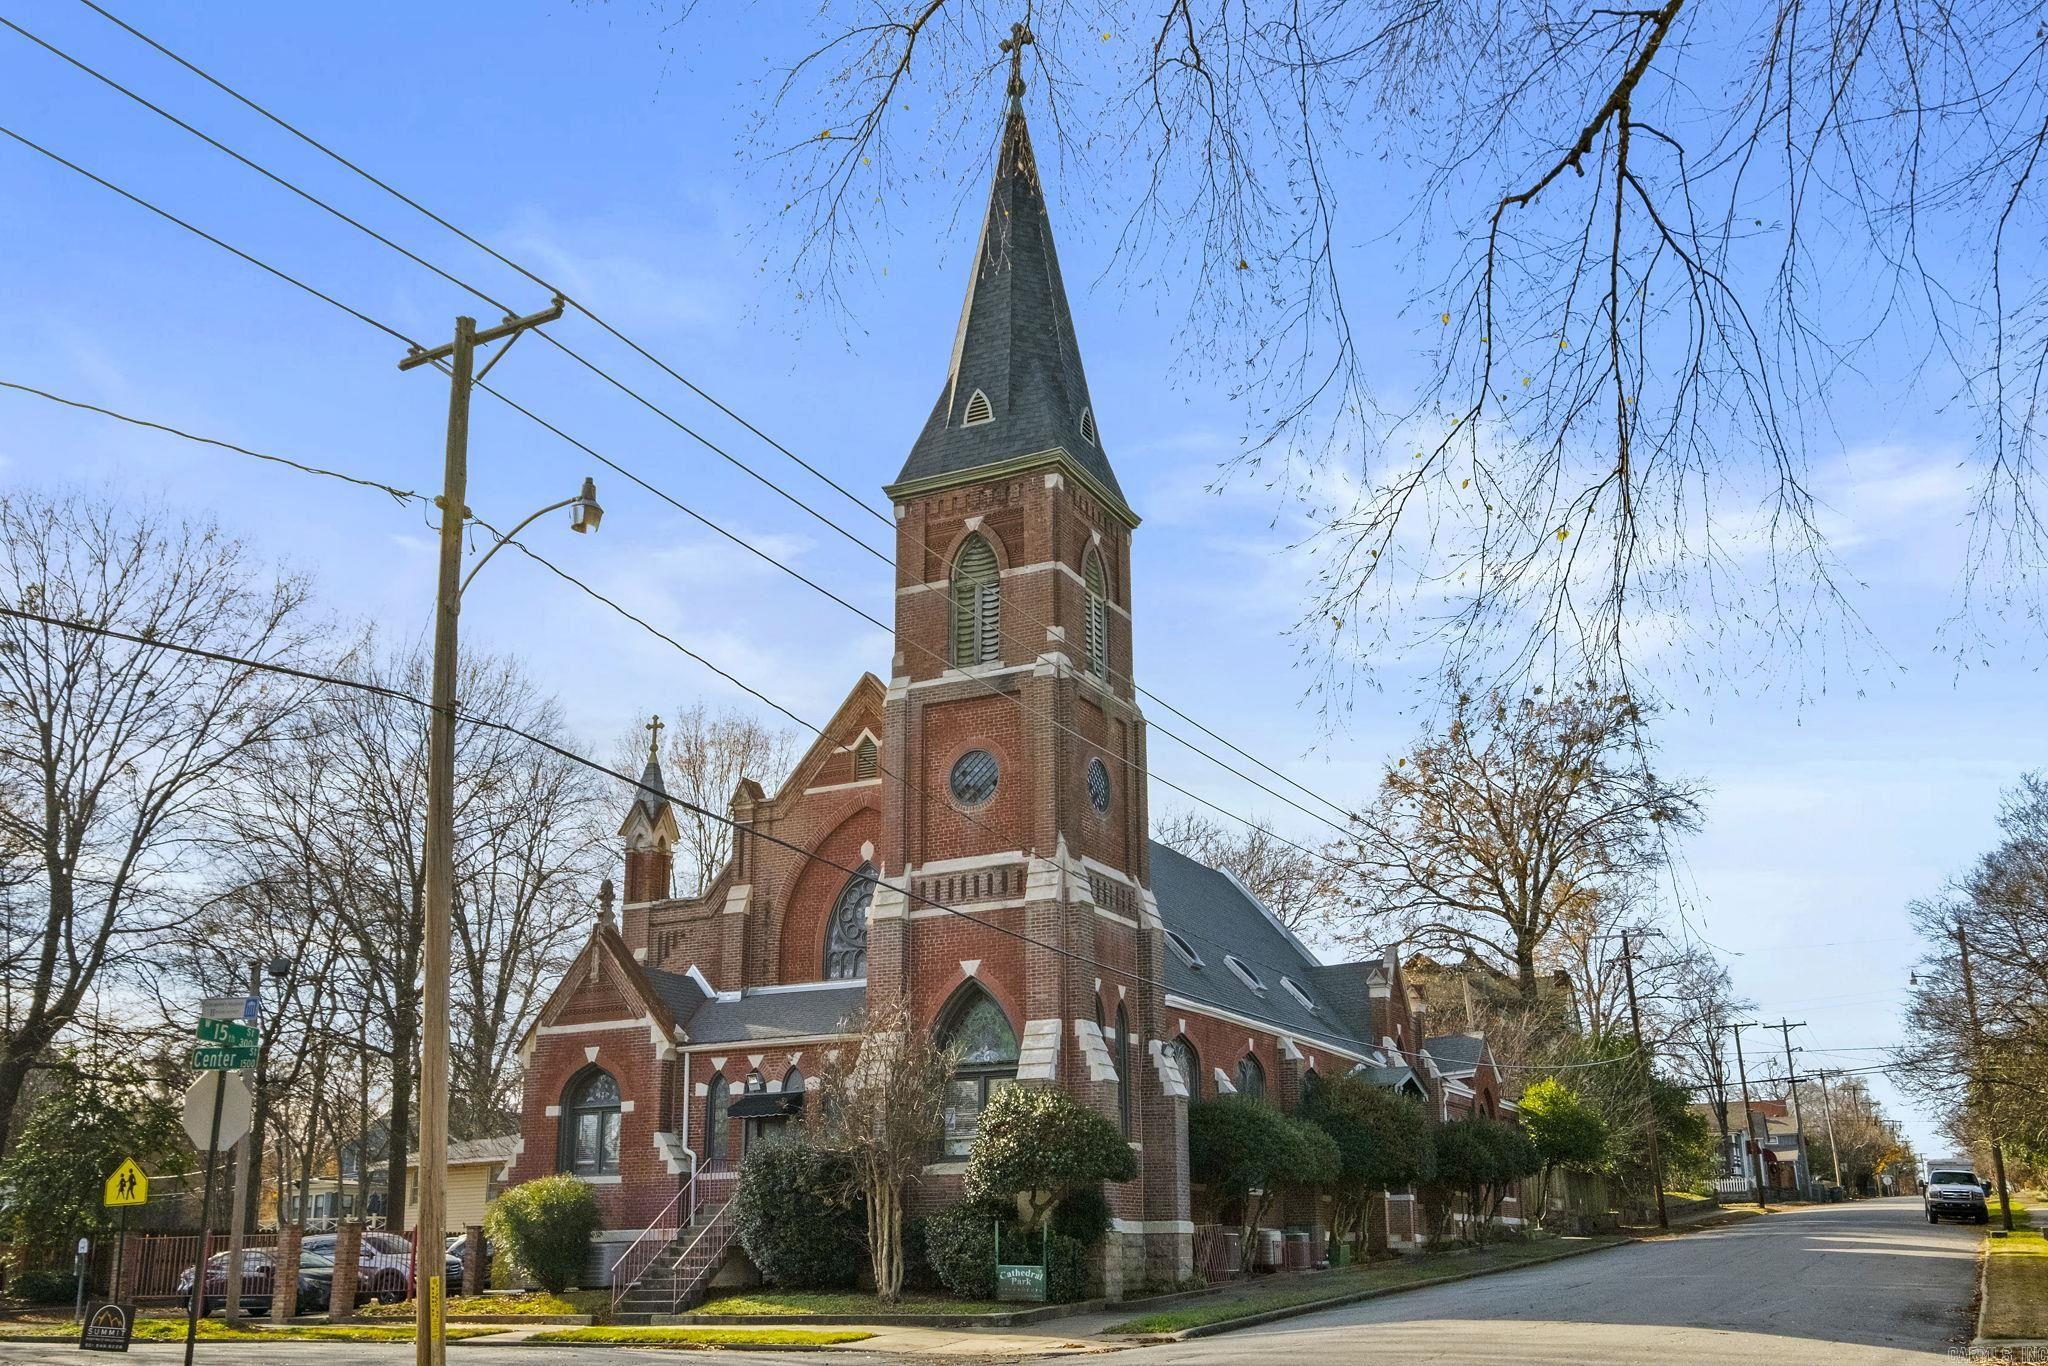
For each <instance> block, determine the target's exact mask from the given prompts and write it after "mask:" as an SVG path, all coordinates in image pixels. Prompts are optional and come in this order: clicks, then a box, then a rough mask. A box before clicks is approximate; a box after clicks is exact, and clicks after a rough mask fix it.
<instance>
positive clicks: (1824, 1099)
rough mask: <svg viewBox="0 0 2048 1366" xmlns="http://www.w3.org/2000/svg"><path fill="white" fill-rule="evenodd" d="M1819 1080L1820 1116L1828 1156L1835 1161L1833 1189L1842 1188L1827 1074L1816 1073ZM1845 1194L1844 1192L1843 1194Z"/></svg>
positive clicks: (1832, 1103) (1833, 1108) (1833, 1112)
mask: <svg viewBox="0 0 2048 1366" xmlns="http://www.w3.org/2000/svg"><path fill="white" fill-rule="evenodd" d="M1814 1075H1815V1076H1816V1077H1818V1078H1820V1114H1821V1118H1822V1119H1823V1120H1825V1121H1826V1122H1827V1126H1828V1155H1829V1156H1831V1157H1833V1158H1834V1159H1835V1187H1836V1189H1838V1190H1839V1189H1841V1188H1842V1150H1841V1148H1840V1147H1838V1146H1836V1144H1835V1103H1834V1102H1833V1101H1832V1100H1830V1099H1828V1074H1827V1073H1825V1072H1816V1073H1814ZM1845 1193H1846V1192H1845Z"/></svg>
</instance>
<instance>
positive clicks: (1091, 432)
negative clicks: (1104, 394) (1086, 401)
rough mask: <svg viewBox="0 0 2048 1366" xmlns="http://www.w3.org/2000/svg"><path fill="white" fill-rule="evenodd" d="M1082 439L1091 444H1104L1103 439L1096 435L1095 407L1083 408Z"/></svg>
mask: <svg viewBox="0 0 2048 1366" xmlns="http://www.w3.org/2000/svg"><path fill="white" fill-rule="evenodd" d="M1081 439H1082V440H1083V441H1086V442H1087V443H1088V444H1089V445H1091V446H1100V445H1101V444H1102V439H1101V438H1100V437H1098V436H1096V435H1095V410H1094V409H1093V408H1083V409H1082V410H1081Z"/></svg>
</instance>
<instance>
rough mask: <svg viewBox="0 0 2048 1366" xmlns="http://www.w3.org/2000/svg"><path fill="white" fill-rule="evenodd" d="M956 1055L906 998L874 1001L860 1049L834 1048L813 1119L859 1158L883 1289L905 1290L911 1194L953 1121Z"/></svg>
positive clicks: (833, 1142)
mask: <svg viewBox="0 0 2048 1366" xmlns="http://www.w3.org/2000/svg"><path fill="white" fill-rule="evenodd" d="M953 1064H954V1058H953V1054H952V1053H951V1052H950V1051H949V1050H947V1049H945V1048H941V1047H940V1046H939V1044H938V1041H937V1040H936V1039H935V1038H934V1037H933V1036H932V1033H931V1031H930V1030H928V1029H925V1028H923V1027H922V1026H921V1025H920V1024H919V1023H918V1021H917V1020H916V1018H915V1017H914V1016H913V1015H912V1014H911V1012H910V1008H909V1006H908V1005H907V1004H905V1003H903V1002H892V1003H888V1004H883V1003H881V1002H878V1001H872V1000H871V1001H870V1002H869V1003H868V1013H867V1018H866V1020H865V1021H864V1022H863V1025H862V1028H861V1036H860V1049H859V1051H858V1052H857V1053H855V1052H851V1051H847V1050H828V1051H827V1052H826V1054H825V1067H824V1069H823V1074H822V1078H821V1081H820V1083H819V1094H818V1097H817V1099H818V1105H817V1107H816V1110H815V1111H814V1112H812V1113H811V1116H810V1118H809V1119H807V1120H806V1123H807V1124H809V1125H810V1126H811V1130H812V1133H813V1135H814V1137H815V1138H816V1140H817V1142H818V1143H819V1144H820V1145H821V1146H823V1147H825V1148H828V1149H830V1150H832V1151H834V1152H839V1153H844V1154H845V1155H846V1156H847V1158H848V1159H849V1160H850V1161H851V1163H852V1166H853V1173H854V1182H855V1184H856V1185H858V1186H859V1188H860V1194H861V1197H862V1199H863V1200H864V1201H865V1202H866V1204H867V1214H868V1233H867V1238H868V1258H869V1264H870V1267H871V1269H872V1270H873V1272H874V1278H875V1293H876V1294H877V1295H879V1296H880V1297H881V1298H882V1299H883V1300H884V1301H887V1302H889V1303H894V1302H895V1301H896V1299H897V1298H898V1297H899V1296H900V1295H901V1294H902V1293H903V1199H904V1192H905V1191H906V1190H908V1189H909V1188H910V1186H911V1185H912V1184H913V1183H915V1182H917V1181H918V1180H919V1179H921V1178H922V1176H923V1173H924V1169H925V1167H926V1165H927V1164H929V1163H930V1162H931V1160H932V1152H933V1149H934V1148H935V1147H936V1146H937V1145H938V1141H939V1135H940V1132H941V1130H942V1129H943V1127H944V1122H945V1101H946V1082H947V1081H948V1080H949V1079H950V1078H951V1077H952V1075H953Z"/></svg>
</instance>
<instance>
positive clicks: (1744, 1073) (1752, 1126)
mask: <svg viewBox="0 0 2048 1366" xmlns="http://www.w3.org/2000/svg"><path fill="white" fill-rule="evenodd" d="M1755 1023H1756V1022H1755V1021H1754V1020H1744V1021H1743V1022H1742V1023H1741V1024H1732V1025H1729V1026H1728V1027H1729V1028H1730V1029H1732V1030H1734V1031H1735V1075H1736V1076H1737V1077H1738V1078H1739V1079H1740V1080H1741V1082H1742V1173H1743V1175H1744V1176H1747V1177H1748V1178H1749V1180H1750V1185H1751V1186H1752V1188H1754V1190H1755V1191H1756V1203H1757V1208H1759V1209H1763V1208H1765V1207H1766V1206H1765V1204H1764V1164H1763V1163H1762V1162H1761V1161H1752V1160H1751V1158H1750V1154H1749V1149H1750V1145H1752V1144H1753V1143H1755V1142H1756V1121H1754V1120H1752V1119H1751V1118H1750V1112H1749V1067H1748V1065H1747V1064H1745V1063H1744V1062H1743V1061H1742V1031H1743V1030H1745V1029H1748V1028H1750V1027H1751V1026H1752V1025H1754V1024H1755Z"/></svg>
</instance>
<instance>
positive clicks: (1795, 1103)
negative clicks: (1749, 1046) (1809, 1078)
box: [1777, 1016, 1813, 1200]
mask: <svg viewBox="0 0 2048 1366" xmlns="http://www.w3.org/2000/svg"><path fill="white" fill-rule="evenodd" d="M1804 1028H1806V1021H1804V1020H1799V1021H1796V1022H1795V1021H1792V1020H1787V1019H1785V1018H1784V1017H1783V1016H1780V1017H1779V1019H1778V1024H1777V1029H1778V1032H1779V1033H1780V1034H1782V1035H1783V1036H1784V1038H1785V1088H1786V1089H1787V1090H1789V1091H1790V1092H1791V1093H1792V1131H1793V1132H1794V1133H1796V1134H1797V1135H1798V1136H1799V1160H1800V1162H1801V1164H1802V1165H1803V1166H1804V1167H1805V1169H1806V1176H1805V1185H1804V1188H1803V1189H1802V1190H1801V1192H1800V1193H1801V1194H1802V1195H1804V1196H1805V1197H1806V1198H1807V1199H1809V1200H1811V1199H1813V1162H1812V1160H1811V1159H1810V1158H1808V1157H1807V1154H1806V1118H1805V1116H1803V1115H1802V1114H1800V1112H1799V1078H1798V1077H1797V1076H1795V1075H1794V1074H1793V1072H1792V1031H1793V1030H1795V1029H1804Z"/></svg>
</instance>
